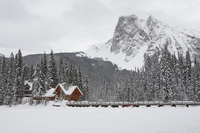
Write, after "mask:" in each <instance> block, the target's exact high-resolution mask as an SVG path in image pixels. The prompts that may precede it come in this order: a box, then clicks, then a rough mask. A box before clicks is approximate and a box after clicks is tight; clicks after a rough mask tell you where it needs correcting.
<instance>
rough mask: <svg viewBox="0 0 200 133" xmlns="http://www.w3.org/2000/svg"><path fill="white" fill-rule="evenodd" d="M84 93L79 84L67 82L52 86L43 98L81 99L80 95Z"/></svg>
mask: <svg viewBox="0 0 200 133" xmlns="http://www.w3.org/2000/svg"><path fill="white" fill-rule="evenodd" d="M82 95H83V93H82V92H81V90H80V89H79V88H78V86H72V85H68V84H66V83H62V84H58V85H57V86H56V88H55V89H54V88H52V89H50V90H48V91H47V93H46V94H45V95H44V96H43V99H46V98H47V99H49V100H55V99H56V98H62V99H64V100H68V101H79V100H80V96H82Z"/></svg>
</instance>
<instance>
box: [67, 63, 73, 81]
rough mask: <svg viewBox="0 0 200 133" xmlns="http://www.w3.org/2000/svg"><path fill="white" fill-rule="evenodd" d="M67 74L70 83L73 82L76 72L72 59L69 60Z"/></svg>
mask: <svg viewBox="0 0 200 133" xmlns="http://www.w3.org/2000/svg"><path fill="white" fill-rule="evenodd" d="M67 74H68V84H73V77H74V73H73V64H72V62H71V60H70V62H69V66H68V72H67Z"/></svg>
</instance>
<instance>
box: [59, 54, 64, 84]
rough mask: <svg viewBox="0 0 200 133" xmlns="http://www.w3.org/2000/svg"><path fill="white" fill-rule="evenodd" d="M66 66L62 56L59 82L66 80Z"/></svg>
mask: <svg viewBox="0 0 200 133" xmlns="http://www.w3.org/2000/svg"><path fill="white" fill-rule="evenodd" d="M64 75H65V68H64V63H63V59H62V57H60V62H59V67H58V82H59V83H63V82H64V81H65V79H64V78H65V77H64Z"/></svg>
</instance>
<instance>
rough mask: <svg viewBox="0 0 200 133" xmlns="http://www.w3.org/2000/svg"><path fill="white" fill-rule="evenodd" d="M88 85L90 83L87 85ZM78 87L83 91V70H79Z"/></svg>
mask: <svg viewBox="0 0 200 133" xmlns="http://www.w3.org/2000/svg"><path fill="white" fill-rule="evenodd" d="M87 84H88V83H87ZM77 85H78V87H79V89H80V90H83V81H82V74H81V68H80V67H79V68H78V84H77Z"/></svg>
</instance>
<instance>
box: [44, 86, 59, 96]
mask: <svg viewBox="0 0 200 133" xmlns="http://www.w3.org/2000/svg"><path fill="white" fill-rule="evenodd" d="M54 91H55V89H54V88H51V89H50V90H48V91H47V93H46V94H45V95H44V96H43V97H54V96H55V95H56V94H54Z"/></svg>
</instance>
